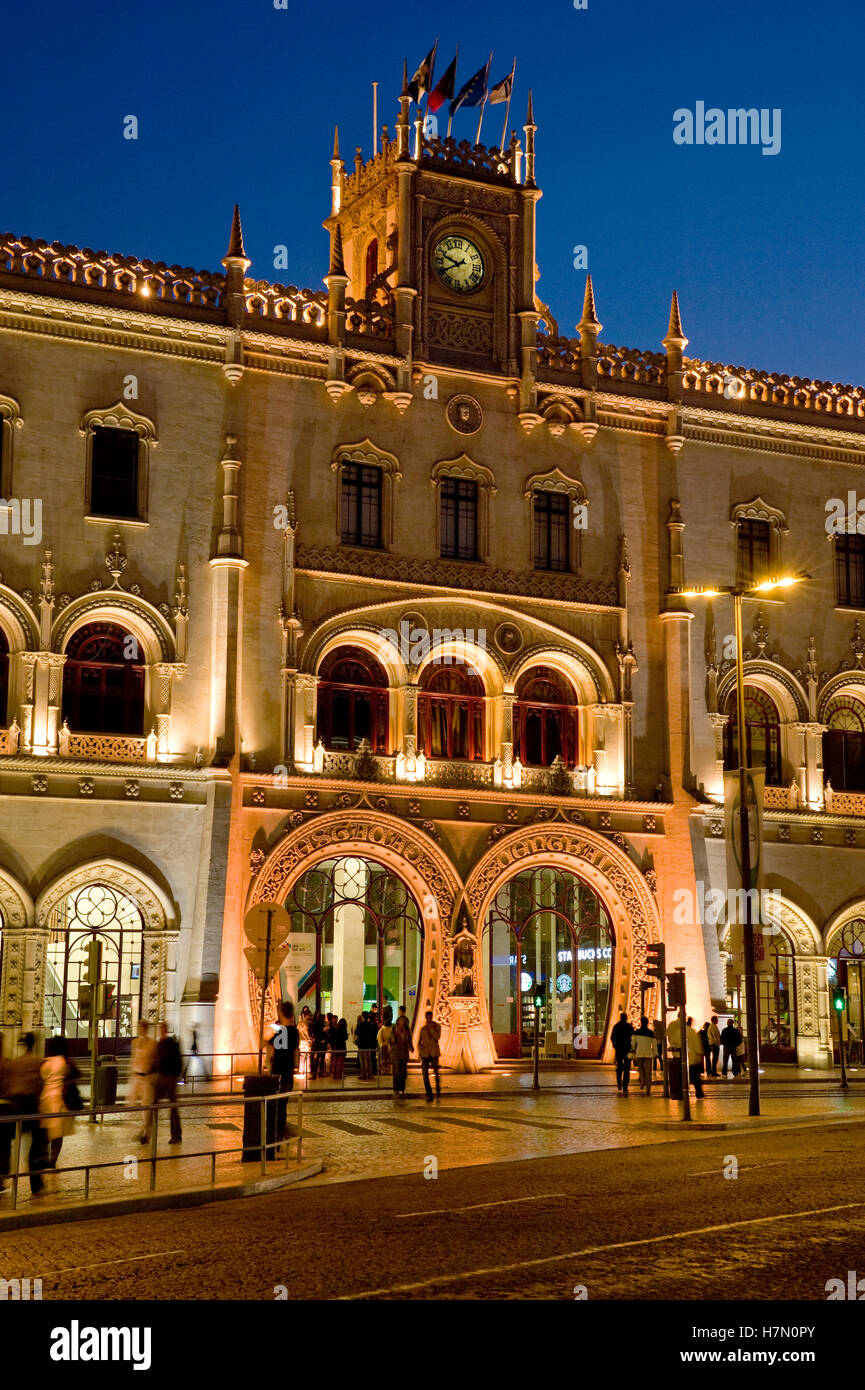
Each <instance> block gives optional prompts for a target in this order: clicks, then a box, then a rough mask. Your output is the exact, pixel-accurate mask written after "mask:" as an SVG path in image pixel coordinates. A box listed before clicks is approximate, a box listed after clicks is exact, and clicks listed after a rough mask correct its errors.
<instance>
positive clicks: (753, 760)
mask: <svg viewBox="0 0 865 1390" xmlns="http://www.w3.org/2000/svg"><path fill="white" fill-rule="evenodd" d="M726 714H727V727H726V729H725V739H724V767H725V768H726V770H727V771H728V772H733V771H735V769H736V768H737V767H738V766H739V740H738V736H737V733H738V731H737V722H736V692H735V690H733V691H731V692H730V695H729V698H728V700H727V709H726ZM745 754H746V759H747V766H748V767H752V768H757V769H759V768H761V767H762V768H765V769H766V786H767V787H780V786H781V782H782V776H781V722H780V720H779V718H778V711H777V709H776V708H775V704H774V701H773V700H772V699H771V698H770V697H769V696H768V695H767V694H766V693H765V691H763V690H758V689H757V687H756V686H753V685H749V686H746V687H745Z"/></svg>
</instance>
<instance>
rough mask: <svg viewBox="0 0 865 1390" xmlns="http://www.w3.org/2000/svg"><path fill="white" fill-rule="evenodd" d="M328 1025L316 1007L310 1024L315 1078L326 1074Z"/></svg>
mask: <svg viewBox="0 0 865 1390" xmlns="http://www.w3.org/2000/svg"><path fill="white" fill-rule="evenodd" d="M326 1028H327V1025H326V1023H325V1021H324V1018H323V1017H322V1013H321V1010H320V1009H316V1011H315V1013H314V1014H313V1016H312V1022H311V1024H310V1025H309V1035H310V1043H311V1047H312V1054H311V1056H312V1077H313V1080H315V1079H316V1078H317V1077H319V1076H323V1075H324V1059H325V1055H326V1053H327V1040H326V1038H325V1031H326ZM298 1036H299V1035H298Z"/></svg>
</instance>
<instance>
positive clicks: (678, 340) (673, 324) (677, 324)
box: [663, 290, 688, 351]
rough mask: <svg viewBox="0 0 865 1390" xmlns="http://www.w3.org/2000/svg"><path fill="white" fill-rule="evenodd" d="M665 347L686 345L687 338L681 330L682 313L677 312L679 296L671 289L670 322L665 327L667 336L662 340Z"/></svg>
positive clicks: (679, 347)
mask: <svg viewBox="0 0 865 1390" xmlns="http://www.w3.org/2000/svg"><path fill="white" fill-rule="evenodd" d="M663 346H664V347H665V348H671V347H674V348H678V349H679V350H680V351H681V349H682V348H685V347H687V346H688V339H687V338H686V337H685V334H684V333H683V331H682V315H681V314H680V313H679V296H678V294H677V293H676V291H675V290H673V298H672V300H671V301H670V323H669V327H668V328H667V336H666V338H664V340H663Z"/></svg>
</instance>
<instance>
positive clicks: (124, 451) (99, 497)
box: [90, 425, 139, 518]
mask: <svg viewBox="0 0 865 1390" xmlns="http://www.w3.org/2000/svg"><path fill="white" fill-rule="evenodd" d="M138 448H139V439H138V435H137V434H136V433H135V431H134V430H118V429H107V428H105V427H103V426H101V425H98V426H96V428H95V429H94V430H93V444H92V452H91V455H90V510H91V512H92V513H93V514H94V515H95V516H118V517H130V518H132V517H137V516H138Z"/></svg>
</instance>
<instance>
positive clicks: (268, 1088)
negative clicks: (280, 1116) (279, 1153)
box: [241, 1072, 279, 1163]
mask: <svg viewBox="0 0 865 1390" xmlns="http://www.w3.org/2000/svg"><path fill="white" fill-rule="evenodd" d="M278 1092H279V1077H278V1076H271V1075H270V1073H269V1072H265V1073H263V1074H262V1075H261V1076H245V1077H244V1078H243V1097H244V1101H245V1102H247V1103H246V1104H244V1107H243V1140H242V1143H243V1155H242V1157H241V1162H242V1163H260V1162H261V1098H262V1096H275V1095H277V1094H278ZM276 1111H277V1102H276V1101H275V1100H272V1101H270V1103H269V1104H268V1106H267V1133H266V1135H265V1138H264V1142H265V1144H266V1145H267V1150H268V1157H269V1158H275V1157H276V1147H277V1138H276Z"/></svg>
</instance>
